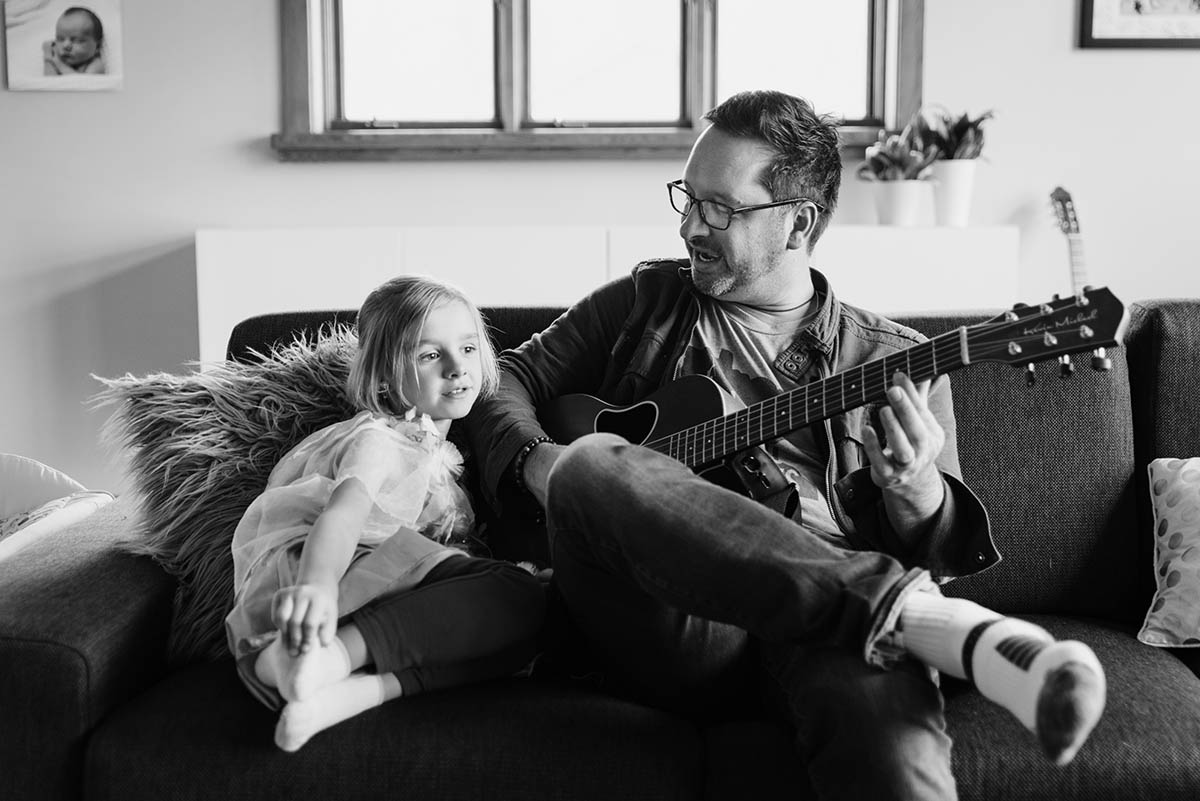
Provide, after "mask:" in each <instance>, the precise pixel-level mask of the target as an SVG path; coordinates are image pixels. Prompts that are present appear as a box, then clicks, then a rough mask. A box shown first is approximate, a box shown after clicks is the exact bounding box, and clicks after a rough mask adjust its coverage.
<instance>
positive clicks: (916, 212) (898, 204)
mask: <svg viewBox="0 0 1200 801" xmlns="http://www.w3.org/2000/svg"><path fill="white" fill-rule="evenodd" d="M874 186H875V212H876V213H877V214H878V216H879V224H880V225H903V226H914V225H916V224H917V221H918V220H919V219H920V216H921V198H922V197H923V196H924V193H925V189H926V183H925V182H924V181H916V180H910V181H876V182H875V184H874Z"/></svg>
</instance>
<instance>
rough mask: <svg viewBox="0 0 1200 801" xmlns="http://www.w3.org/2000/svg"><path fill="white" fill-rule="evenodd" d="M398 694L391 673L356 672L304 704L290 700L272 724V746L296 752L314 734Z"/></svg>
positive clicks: (398, 688)
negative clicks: (273, 728) (273, 743)
mask: <svg viewBox="0 0 1200 801" xmlns="http://www.w3.org/2000/svg"><path fill="white" fill-rule="evenodd" d="M400 694H401V690H400V680H399V679H397V678H396V676H395V674H393V673H385V674H382V675H379V674H375V673H357V674H355V675H353V676H350V677H349V678H345V679H342V680H341V681H338V682H334V683H333V684H327V685H325V686H324V687H322V688H320V689H319V690H317V691H316V692H314V693H313V694H312V695H311V696H309V697H308V698H306V699H305V700H303V701H292V702H291V703H289V704H288V705H287V706H285V707H284V708H283V712H281V713H280V714H279V722H278V723H276V724H275V744H276V745H277V746H279V747H280V748H282V749H283V750H284V751H297V750H299V749H300V748H301V747H302V746H303V745H304V744H305V743H307V742H308V741H309V739H311V738H312V736H313V735H314V734H316V733H317V732H321V731H324V730H325V729H328V728H329V727H330V726H334V725H336V724H338V723H341V722H342V721H343V720H349V719H350V718H352V717H354V716H355V715H358V714H360V713H362V712H366V711H367V710H368V709H374V708H375V707H377V706H379V705H381V704H382V703H384V702H385V701H388V700H390V699H392V698H398V697H399V696H400Z"/></svg>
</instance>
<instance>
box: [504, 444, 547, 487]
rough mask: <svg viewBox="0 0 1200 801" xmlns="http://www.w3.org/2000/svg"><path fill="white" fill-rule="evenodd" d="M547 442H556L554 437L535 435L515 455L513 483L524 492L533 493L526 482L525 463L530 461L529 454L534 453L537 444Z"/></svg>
mask: <svg viewBox="0 0 1200 801" xmlns="http://www.w3.org/2000/svg"><path fill="white" fill-rule="evenodd" d="M546 444H549V445H553V444H555V443H554V440H553V439H552V438H550V437H547V436H540V437H534V438H533V439H531V440H529V441H528V442H526V443H525V444H524V445H522V446H521V450H519V451H517V455H516V456H515V457H513V473H512V475H513V483H515V484H516V485H517V489H519V490H521V491H522V492H525V493H530V494H532V493H531V491H530V489H529V486H528V485H527V484H526V482H525V464H526V462H528V461H529V454H531V453H533V450H534V448H536V447H537V446H539V445H546Z"/></svg>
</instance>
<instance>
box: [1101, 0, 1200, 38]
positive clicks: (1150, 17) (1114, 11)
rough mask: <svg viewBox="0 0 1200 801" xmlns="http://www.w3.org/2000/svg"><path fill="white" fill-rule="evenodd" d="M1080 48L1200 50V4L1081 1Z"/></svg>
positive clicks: (1199, 0) (1189, 0) (1190, 0)
mask: <svg viewBox="0 0 1200 801" xmlns="http://www.w3.org/2000/svg"><path fill="white" fill-rule="evenodd" d="M1079 46H1080V47H1127V48H1128V47H1172V48H1173V47H1200V0H1082V5H1081V7H1080V13H1079Z"/></svg>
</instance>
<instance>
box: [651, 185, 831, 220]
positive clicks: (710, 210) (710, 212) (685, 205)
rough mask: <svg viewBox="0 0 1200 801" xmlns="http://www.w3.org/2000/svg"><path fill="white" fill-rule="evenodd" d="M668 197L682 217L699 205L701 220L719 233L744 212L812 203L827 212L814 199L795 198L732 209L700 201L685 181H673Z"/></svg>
mask: <svg viewBox="0 0 1200 801" xmlns="http://www.w3.org/2000/svg"><path fill="white" fill-rule="evenodd" d="M667 195H668V196H669V197H670V198H671V208H673V209H675V211H677V212H679V215H680V216H681V217H686V216H688V214H689V213H691V211H692V206H694V205H696V204H699V206H700V219H701V220H703V221H704V224H705V225H707V226H708V227H709V228H715V229H716V230H718V231H724V230H725V229H726V228H728V227H729V223H730V222H731V221H732V220H733V215H735V214H741V213H742V212H744V211H757V210H758V209H772V208H775V207H776V206H786V205H788V204H790V203H805V202H807V203H811V204H813V205H814V206H816V207H817V211H825V207H824V206H822V205H821V204H820V203H818V202H817V201H815V200H813V199H812V198H807V197H793V198H788V199H787V200H776V201H774V202H771V203H759V204H757V205H754V206H739V207H738V208H736V209H735V208H731V207H730V206H726V205H725V204H724V203H718V202H717V201H715V200H698V199H697V198H696V196H695V195H693V194H692V193H691V192H689V191H688V190H687V189H685V188H684V186H683V181H671V182H670V183H668V184H667Z"/></svg>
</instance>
